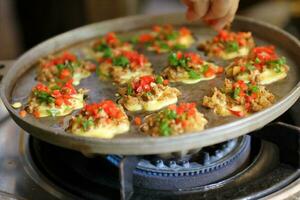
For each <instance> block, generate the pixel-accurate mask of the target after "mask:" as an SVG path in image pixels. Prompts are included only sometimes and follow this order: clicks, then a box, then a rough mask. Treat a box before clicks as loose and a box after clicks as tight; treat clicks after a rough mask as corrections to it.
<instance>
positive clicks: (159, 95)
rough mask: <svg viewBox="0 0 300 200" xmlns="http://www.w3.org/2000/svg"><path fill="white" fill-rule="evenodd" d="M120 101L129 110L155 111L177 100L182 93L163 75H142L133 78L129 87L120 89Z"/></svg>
mask: <svg viewBox="0 0 300 200" xmlns="http://www.w3.org/2000/svg"><path fill="white" fill-rule="evenodd" d="M119 93H120V94H121V99H120V101H119V102H120V103H121V104H122V105H123V106H124V107H125V108H126V109H127V110H129V111H139V110H145V111H155V110H159V109H161V108H163V107H166V106H168V105H170V104H174V103H176V102H177V100H178V99H177V97H178V96H179V95H181V93H180V91H179V90H178V89H176V88H173V87H170V86H168V80H164V79H163V78H162V77H161V76H157V77H154V76H152V75H148V76H141V77H139V78H135V79H133V80H132V81H131V82H130V83H128V85H127V87H121V88H120V89H119Z"/></svg>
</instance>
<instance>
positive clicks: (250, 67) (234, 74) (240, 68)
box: [225, 46, 289, 85]
mask: <svg viewBox="0 0 300 200" xmlns="http://www.w3.org/2000/svg"><path fill="white" fill-rule="evenodd" d="M288 71H289V67H288V65H287V64H286V61H285V58H284V57H279V56H278V55H277V54H276V52H275V47H274V46H259V47H255V48H253V49H252V51H251V54H250V55H249V56H248V57H246V58H240V59H237V60H235V61H234V62H233V63H231V64H230V65H229V66H228V67H226V69H225V72H226V76H227V77H230V78H234V79H235V80H243V81H245V82H251V81H252V82H256V83H257V84H261V85H268V84H271V83H274V82H277V81H279V80H282V79H284V78H285V77H286V76H287V72H288Z"/></svg>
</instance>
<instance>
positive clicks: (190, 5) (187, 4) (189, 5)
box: [181, 0, 193, 7]
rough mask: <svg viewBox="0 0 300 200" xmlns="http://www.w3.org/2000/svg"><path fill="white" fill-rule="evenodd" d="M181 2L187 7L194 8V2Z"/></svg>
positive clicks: (186, 0) (184, 0) (187, 0)
mask: <svg viewBox="0 0 300 200" xmlns="http://www.w3.org/2000/svg"><path fill="white" fill-rule="evenodd" d="M181 2H182V3H183V4H185V5H186V6H187V7H192V6H193V2H192V0H181Z"/></svg>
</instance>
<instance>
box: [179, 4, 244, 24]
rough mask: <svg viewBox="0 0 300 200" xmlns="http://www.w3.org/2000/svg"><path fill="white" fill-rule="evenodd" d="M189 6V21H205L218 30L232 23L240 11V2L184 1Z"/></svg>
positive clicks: (187, 15) (187, 12) (187, 13)
mask: <svg viewBox="0 0 300 200" xmlns="http://www.w3.org/2000/svg"><path fill="white" fill-rule="evenodd" d="M182 2H183V3H184V4H185V5H186V6H187V11H186V18H187V19H188V20H189V21H196V20H200V19H201V20H203V21H204V22H205V23H207V24H209V25H210V26H212V27H213V28H215V29H216V30H220V29H222V28H224V26H226V25H227V24H229V23H231V22H232V20H233V18H234V16H235V13H236V11H237V9H238V5H239V0H182Z"/></svg>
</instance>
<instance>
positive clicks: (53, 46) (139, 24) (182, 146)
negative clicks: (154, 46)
mask: <svg viewBox="0 0 300 200" xmlns="http://www.w3.org/2000/svg"><path fill="white" fill-rule="evenodd" d="M166 23H167V24H173V25H174V26H181V25H184V26H187V27H189V28H190V29H192V31H193V33H194V35H195V37H196V39H197V40H198V42H200V41H204V40H206V39H209V38H211V37H213V36H214V35H215V34H216V33H215V32H214V31H213V30H211V29H210V28H208V27H205V26H204V25H201V24H199V23H187V22H186V21H185V17H184V15H183V14H169V15H160V16H133V17H126V18H120V19H114V20H109V21H104V22H100V23H95V24H91V25H88V26H84V27H82V28H78V29H75V30H72V31H69V32H67V33H64V34H61V35H59V36H57V37H54V38H51V39H49V40H47V41H45V42H43V43H41V44H39V45H37V46H36V47H34V48H32V49H31V50H29V51H28V52H26V53H25V54H24V55H22V56H21V57H20V58H19V59H18V60H17V61H16V62H15V63H14V64H13V66H12V67H11V68H10V69H9V70H8V73H7V74H6V75H5V77H4V79H3V81H2V88H1V98H2V100H3V102H4V104H5V106H6V107H7V109H8V111H9V113H10V114H11V116H12V118H13V119H14V120H15V122H16V123H17V124H18V125H19V126H20V127H21V128H22V129H24V130H25V131H26V132H28V133H29V134H31V135H33V136H35V137H37V138H39V139H42V140H44V141H47V142H49V143H53V144H56V145H59V146H62V147H66V148H70V149H75V150H78V151H81V152H88V153H99V154H122V155H130V154H134V155H145V154H162V153H170V152H185V151H187V150H189V149H199V148H201V147H205V146H208V145H213V144H216V143H220V142H223V141H226V140H229V139H232V138H236V137H238V136H241V135H244V134H247V133H249V132H251V131H253V130H255V129H259V128H261V127H263V126H264V125H265V124H267V123H269V122H270V121H272V120H274V119H275V118H277V117H278V116H280V115H281V114H282V113H284V112H285V111H286V110H287V109H288V108H289V107H290V106H292V105H293V104H294V102H295V101H296V100H297V99H298V98H299V96H300V82H299V80H300V43H299V41H298V40H297V39H296V38H295V37H293V36H291V35H290V34H288V33H287V32H285V31H283V30H281V29H279V28H276V27H274V26H271V25H269V24H266V23H262V22H258V21H257V20H253V19H247V18H244V17H236V19H235V21H234V23H233V24H232V29H233V30H234V31H251V32H252V33H253V35H254V37H255V41H256V43H257V44H258V45H261V44H273V45H275V46H276V47H277V51H278V53H279V54H280V55H283V56H285V57H286V58H287V63H288V65H289V66H290V71H289V73H288V77H287V78H286V79H284V80H282V81H279V82H276V83H274V84H272V85H269V86H267V88H268V89H269V90H270V91H271V92H273V93H274V94H275V95H276V99H277V101H276V103H275V104H274V105H273V106H272V107H270V108H268V109H265V110H263V111H261V112H258V113H256V114H253V115H250V116H248V117H246V118H237V117H219V116H216V115H215V114H214V113H213V111H211V110H208V109H206V108H203V107H201V105H200V102H201V101H202V97H203V96H204V95H209V94H211V89H212V88H213V87H215V86H222V84H223V80H224V75H223V76H221V77H218V78H216V79H214V80H210V81H204V82H200V83H198V84H193V85H183V84H177V85H176V84H173V86H176V87H178V89H180V90H181V91H182V93H183V95H182V97H180V99H179V101H196V102H197V103H198V109H199V110H200V111H201V112H202V113H204V115H205V117H206V118H207V119H208V121H209V123H208V125H207V127H206V129H205V130H204V131H201V132H194V133H188V134H183V135H180V136H171V137H157V138H153V137H149V136H146V135H143V134H142V133H140V132H139V130H138V128H137V127H135V126H134V125H133V124H132V126H131V130H130V132H129V133H126V134H123V135H120V136H117V137H115V138H113V139H99V138H88V137H80V136H75V135H72V134H70V133H66V132H65V131H64V129H65V127H66V126H67V123H68V120H69V119H70V116H67V117H57V118H50V117H49V118H42V119H35V118H34V117H32V116H30V115H29V116H28V115H27V116H26V117H25V118H21V117H20V116H19V114H18V112H19V110H15V109H13V108H12V107H11V104H12V103H13V102H16V101H21V102H22V103H23V104H25V103H26V102H27V98H28V95H29V93H30V90H31V88H32V87H33V86H34V85H35V84H36V81H35V76H36V74H35V70H36V68H35V65H36V63H37V61H38V59H39V58H41V57H45V56H47V55H49V54H52V53H55V52H57V51H60V50H64V49H69V50H70V51H72V52H74V53H76V54H77V55H79V56H80V57H82V58H85V57H86V55H85V51H84V50H83V47H84V46H86V45H87V44H89V43H90V41H91V40H92V39H95V38H96V37H98V36H99V35H103V34H105V33H106V32H109V31H115V32H118V33H120V35H121V36H122V37H124V38H126V37H129V36H130V35H132V34H137V33H138V32H142V31H145V30H147V29H149V28H151V26H152V25H155V24H166ZM190 50H192V51H197V50H196V44H195V45H194V46H193V47H192V48H191V49H190ZM142 52H143V53H145V54H146V56H148V57H149V59H150V61H151V62H152V63H153V66H154V69H155V71H156V72H157V73H159V72H160V71H161V70H162V67H163V66H165V65H166V62H167V55H166V54H164V55H156V54H154V53H151V52H146V51H142ZM201 55H202V56H203V57H205V56H204V55H203V54H202V53H201ZM214 61H215V62H217V63H218V64H219V65H223V66H226V64H228V63H226V62H224V61H220V60H214ZM79 87H87V88H89V89H90V90H91V91H90V93H89V94H90V96H89V98H88V102H94V101H99V100H101V99H107V98H112V99H114V100H117V97H116V96H115V93H116V91H117V90H116V86H114V85H112V84H111V82H110V81H100V80H99V79H98V78H97V77H96V75H93V76H91V77H89V78H87V79H85V80H83V81H82V83H81V85H80V86H79ZM75 113H76V112H74V113H73V114H75ZM148 114H149V113H135V114H132V113H129V112H128V115H129V117H130V119H132V118H133V117H134V116H135V115H139V116H145V115H148Z"/></svg>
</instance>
